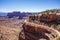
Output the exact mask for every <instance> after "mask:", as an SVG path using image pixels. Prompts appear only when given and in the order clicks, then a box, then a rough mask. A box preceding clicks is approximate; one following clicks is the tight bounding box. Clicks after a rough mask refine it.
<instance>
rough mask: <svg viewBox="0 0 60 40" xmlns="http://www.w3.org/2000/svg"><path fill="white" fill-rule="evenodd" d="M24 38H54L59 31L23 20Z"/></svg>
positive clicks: (38, 39) (33, 39) (32, 39)
mask: <svg viewBox="0 0 60 40" xmlns="http://www.w3.org/2000/svg"><path fill="white" fill-rule="evenodd" d="M23 29H24V33H25V39H26V40H42V39H44V40H55V38H57V37H58V36H60V33H59V32H58V31H57V30H55V29H53V28H50V27H47V26H44V25H39V24H36V23H32V22H27V21H25V24H23Z"/></svg>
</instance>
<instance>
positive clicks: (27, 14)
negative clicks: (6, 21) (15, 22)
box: [7, 12, 34, 19]
mask: <svg viewBox="0 0 60 40" xmlns="http://www.w3.org/2000/svg"><path fill="white" fill-rule="evenodd" d="M32 14H34V13H30V12H22V13H21V12H11V13H8V14H7V16H8V18H13V17H19V19H22V18H23V17H27V16H29V15H32Z"/></svg>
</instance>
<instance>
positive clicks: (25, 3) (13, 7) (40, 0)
mask: <svg viewBox="0 0 60 40" xmlns="http://www.w3.org/2000/svg"><path fill="white" fill-rule="evenodd" d="M48 9H60V0H0V12H12V11H21V12H40V11H44V10H48Z"/></svg>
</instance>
